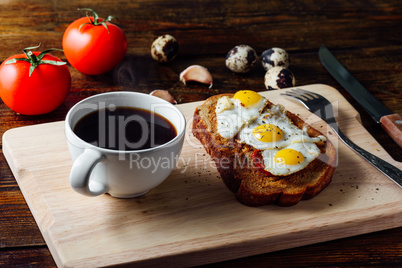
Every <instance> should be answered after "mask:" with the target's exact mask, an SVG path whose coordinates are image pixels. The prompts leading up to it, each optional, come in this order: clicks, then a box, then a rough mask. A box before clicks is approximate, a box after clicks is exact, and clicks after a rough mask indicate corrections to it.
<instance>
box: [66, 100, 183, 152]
mask: <svg viewBox="0 0 402 268" xmlns="http://www.w3.org/2000/svg"><path fill="white" fill-rule="evenodd" d="M74 133H75V134H76V135H77V136H78V137H80V138H81V139H83V140H84V141H86V142H88V143H90V144H93V145H95V146H98V147H101V148H106V149H112V150H121V151H123V150H124V151H129V150H142V149H148V148H152V147H155V146H158V145H162V144H164V143H166V142H168V141H170V140H172V139H173V138H174V137H176V135H177V132H176V129H175V127H174V126H173V125H172V123H170V122H169V121H168V120H166V119H165V118H164V117H162V116H160V115H158V114H156V113H154V112H151V111H148V110H144V109H139V108H131V107H116V108H115V109H101V110H97V111H94V112H92V113H89V114H87V115H86V116H84V117H83V118H81V119H80V120H79V121H78V122H77V124H76V125H75V127H74Z"/></svg>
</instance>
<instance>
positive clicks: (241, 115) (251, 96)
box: [215, 90, 267, 139]
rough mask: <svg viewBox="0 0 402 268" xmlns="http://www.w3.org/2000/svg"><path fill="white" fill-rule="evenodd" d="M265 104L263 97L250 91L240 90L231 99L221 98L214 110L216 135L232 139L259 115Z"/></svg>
mask: <svg viewBox="0 0 402 268" xmlns="http://www.w3.org/2000/svg"><path fill="white" fill-rule="evenodd" d="M266 103H267V100H266V99H265V98H264V97H262V96H261V95H260V94H258V93H257V92H254V91H252V90H240V91H238V92H236V94H235V95H234V96H233V98H229V97H227V96H223V97H221V98H220V99H219V100H218V102H217V104H216V108H215V113H216V119H217V130H218V133H219V134H220V135H221V136H222V137H223V138H226V139H230V138H233V137H234V136H235V135H236V134H237V133H238V132H239V131H240V129H241V128H242V127H243V126H244V125H247V124H249V123H251V122H252V121H254V120H255V119H256V118H257V117H258V116H259V115H260V114H261V111H262V110H263V109H264V107H265V105H266Z"/></svg>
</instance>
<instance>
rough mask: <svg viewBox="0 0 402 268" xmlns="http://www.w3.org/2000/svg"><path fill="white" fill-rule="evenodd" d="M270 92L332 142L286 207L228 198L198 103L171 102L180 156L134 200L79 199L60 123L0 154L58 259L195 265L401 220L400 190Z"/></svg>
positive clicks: (334, 97)
mask: <svg viewBox="0 0 402 268" xmlns="http://www.w3.org/2000/svg"><path fill="white" fill-rule="evenodd" d="M302 88H304V89H307V90H311V91H314V92H317V93H319V94H322V95H324V96H325V97H327V98H328V99H329V100H330V101H331V103H332V104H333V105H334V108H335V110H336V111H335V112H336V113H337V114H338V118H337V120H338V122H339V125H340V128H341V129H342V131H343V132H344V133H345V134H346V135H347V136H348V137H349V138H350V139H351V140H353V141H354V142H355V143H357V144H358V145H360V146H361V147H363V148H365V149H366V150H368V151H370V152H371V153H373V154H375V155H377V156H379V157H381V158H382V159H384V160H386V161H389V162H390V163H391V164H393V165H395V166H397V167H399V168H402V164H401V163H399V162H396V161H393V160H392V158H391V157H390V156H389V155H388V154H387V153H386V152H385V151H384V149H383V148H382V147H381V146H380V145H379V144H378V143H377V142H376V141H375V140H374V139H373V138H372V137H371V136H370V134H369V133H368V132H367V131H366V130H365V129H364V128H363V127H362V126H361V124H360V123H359V115H358V113H357V112H356V110H355V109H353V107H352V106H351V105H350V104H349V103H348V102H347V101H346V100H345V99H344V98H343V97H342V96H341V95H340V94H339V93H338V91H337V90H335V89H334V88H331V87H329V86H326V85H309V86H304V87H302ZM279 93H280V91H270V92H263V93H261V94H262V95H264V96H266V97H267V98H269V99H270V100H271V101H272V102H274V103H282V104H284V105H285V106H286V107H287V109H288V110H290V111H292V112H294V113H298V114H300V116H301V117H302V118H304V119H305V120H306V121H307V122H308V123H309V124H312V125H313V126H314V127H316V128H317V129H319V130H320V131H321V132H323V133H325V134H326V135H327V137H329V139H330V140H331V141H332V142H333V143H334V145H335V147H336V148H337V149H338V167H337V168H336V172H335V174H334V176H333V181H332V183H331V184H330V185H329V186H328V187H327V188H326V189H325V190H324V191H323V192H321V193H320V194H319V195H318V196H316V197H315V198H313V199H312V200H309V201H301V202H300V203H299V204H297V205H296V206H292V207H278V206H274V205H271V206H264V207H257V208H253V207H247V206H244V205H242V204H240V203H238V202H237V201H236V200H235V199H234V197H233V194H232V193H231V192H230V191H229V190H228V189H227V188H226V187H225V186H224V184H223V182H222V181H221V179H220V178H219V174H218V173H217V172H216V169H215V167H214V165H213V163H212V162H211V159H210V158H209V156H208V155H206V154H205V151H204V150H203V148H202V147H201V145H200V143H199V142H198V141H197V140H196V139H195V138H194V137H193V136H192V134H191V123H192V114H193V112H194V109H195V107H196V106H198V105H200V104H201V103H202V102H196V103H188V104H181V105H178V106H177V107H179V109H180V110H181V111H182V112H183V113H184V115H185V116H186V118H187V124H188V127H187V134H186V139H185V144H184V147H183V150H182V153H181V157H180V159H179V163H178V165H177V167H176V169H175V170H174V171H173V173H172V174H171V176H170V177H169V178H168V179H167V180H166V181H165V182H164V183H162V184H161V185H160V186H158V187H157V188H156V189H154V190H152V191H151V192H149V193H148V194H146V195H145V196H142V197H139V198H134V199H116V198H113V197H111V196H109V195H107V194H105V195H102V196H99V197H85V196H82V195H79V194H78V193H76V192H74V191H73V190H72V189H71V188H70V186H69V171H70V168H71V165H72V161H71V159H70V155H69V152H68V150H67V145H66V139H65V136H64V122H56V123H49V124H41V125H35V126H28V127H21V128H16V129H11V130H9V131H7V132H6V133H5V134H4V136H3V150H4V155H5V156H6V159H7V161H8V163H9V165H10V167H11V169H12V171H13V173H14V176H15V178H16V180H17V182H18V184H19V186H20V188H21V191H22V193H23V194H24V196H25V199H26V201H27V203H28V205H29V207H30V209H31V211H32V214H33V215H34V217H35V220H36V222H37V224H38V226H39V228H40V230H41V232H42V234H43V237H44V239H45V240H46V243H47V245H48V246H49V249H50V251H51V253H52V255H53V258H54V260H55V261H56V263H57V265H58V266H60V267H94V266H109V265H115V264H131V263H135V264H137V265H144V266H152V265H157V264H162V265H163V266H189V265H199V264H205V263H211V262H217V261H223V260H228V259H234V258H240V257H245V256H250V255H255V254H260V253H266V252H271V251H276V250H281V249H286V248H291V247H297V246H302V245H307V244H312V243H317V242H322V241H328V240H332V239H338V238H343V237H348V236H353V235H358V234H363V233H368V232H373V231H378V230H384V229H387V228H394V227H398V226H402V202H401V201H402V189H401V188H400V187H398V186H397V185H396V184H394V183H393V182H392V181H390V180H389V179H388V178H386V177H385V176H384V175H383V174H381V173H380V172H379V171H377V170H376V169H375V168H374V167H372V166H371V165H370V164H368V163H367V162H366V161H365V160H363V159H362V158H361V157H360V156H358V155H357V154H355V153H354V152H353V151H351V150H350V149H349V148H347V147H346V146H345V145H344V144H343V143H342V142H340V141H338V139H337V137H336V136H335V135H334V134H333V132H332V131H331V130H330V129H329V127H328V126H327V125H325V123H323V121H321V120H320V119H319V118H318V117H316V116H315V115H311V114H310V113H309V112H308V111H307V110H306V109H305V108H304V107H303V106H302V105H301V104H300V103H298V102H295V101H294V100H291V99H289V98H285V97H282V96H280V95H279Z"/></svg>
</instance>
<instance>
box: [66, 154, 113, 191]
mask: <svg viewBox="0 0 402 268" xmlns="http://www.w3.org/2000/svg"><path fill="white" fill-rule="evenodd" d="M103 159H104V156H103V155H102V154H101V153H100V152H98V151H95V150H92V149H85V150H84V152H83V153H82V154H81V155H80V156H78V158H77V159H75V161H74V163H73V167H72V168H71V173H70V185H71V187H72V188H73V189H74V190H75V191H76V192H78V193H80V194H83V195H86V196H98V195H101V194H104V193H106V192H107V191H108V188H107V185H106V184H104V183H102V182H100V181H94V180H91V181H90V177H91V173H92V170H93V169H94V168H95V166H96V165H97V164H98V163H99V162H100V161H102V160H103ZM102 181H106V180H102ZM90 185H91V187H90Z"/></svg>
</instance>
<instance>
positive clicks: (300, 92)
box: [280, 88, 320, 100]
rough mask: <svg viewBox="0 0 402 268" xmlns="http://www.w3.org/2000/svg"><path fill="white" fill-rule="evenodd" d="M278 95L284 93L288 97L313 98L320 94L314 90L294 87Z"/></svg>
mask: <svg viewBox="0 0 402 268" xmlns="http://www.w3.org/2000/svg"><path fill="white" fill-rule="evenodd" d="M280 95H285V96H289V97H293V98H296V99H298V100H307V99H308V98H309V97H310V98H312V99H314V98H319V97H320V96H319V95H318V94H316V93H314V92H311V91H307V90H304V89H301V88H296V89H291V90H289V91H287V92H284V93H280Z"/></svg>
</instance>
